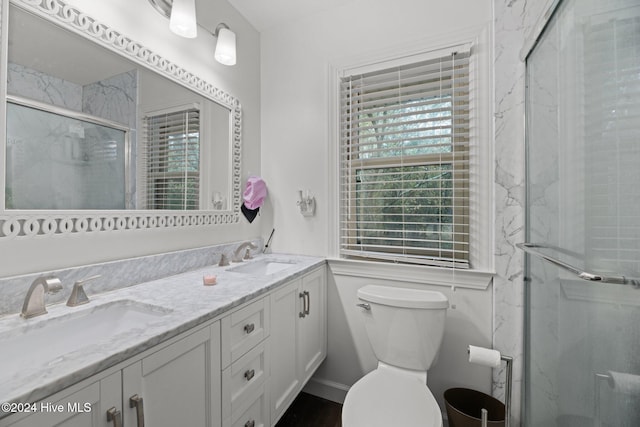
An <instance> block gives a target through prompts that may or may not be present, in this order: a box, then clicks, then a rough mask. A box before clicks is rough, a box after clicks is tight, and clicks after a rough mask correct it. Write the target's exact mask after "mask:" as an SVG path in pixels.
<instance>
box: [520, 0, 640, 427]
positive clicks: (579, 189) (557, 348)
mask: <svg viewBox="0 0 640 427" xmlns="http://www.w3.org/2000/svg"><path fill="white" fill-rule="evenodd" d="M526 61H527V104H526V108H527V119H526V126H527V243H526V244H524V245H521V247H522V248H523V249H524V250H525V251H526V252H527V258H526V263H527V274H526V279H525V280H526V295H527V301H526V313H527V319H526V320H527V322H526V324H527V331H526V342H525V345H526V356H525V384H526V387H525V402H524V410H525V414H524V419H525V422H526V425H527V426H536V427H538V426H540V427H554V426H558V427H573V426H580V427H589V426H629V427H632V426H640V289H639V288H638V285H640V1H638V0H563V1H561V2H560V4H559V5H558V6H557V8H556V9H555V12H554V13H553V16H552V17H551V19H550V20H549V21H548V23H547V25H546V28H545V29H544V31H543V33H542V34H541V36H540V38H539V40H538V42H537V44H536V45H535V47H534V48H533V49H532V50H531V52H530V53H529V55H528V57H527V60H526Z"/></svg>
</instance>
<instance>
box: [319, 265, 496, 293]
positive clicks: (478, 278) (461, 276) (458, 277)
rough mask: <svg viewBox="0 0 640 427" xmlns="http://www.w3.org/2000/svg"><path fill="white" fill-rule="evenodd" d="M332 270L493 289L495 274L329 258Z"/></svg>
mask: <svg viewBox="0 0 640 427" xmlns="http://www.w3.org/2000/svg"><path fill="white" fill-rule="evenodd" d="M328 262H329V267H330V268H331V271H332V272H333V274H335V275H337V276H356V277H366V278H372V279H387V280H394V281H401V282H410V283H420V284H429V285H438V286H446V287H451V286H456V287H458V288H469V289H480V290H484V289H487V288H488V287H489V284H490V283H491V280H492V279H493V276H494V274H495V273H493V272H491V271H481V270H454V269H448V268H439V267H427V266H422V265H409V264H391V263H384V262H375V261H356V260H348V259H340V258H329V259H328Z"/></svg>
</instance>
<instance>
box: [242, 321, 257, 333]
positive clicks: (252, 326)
mask: <svg viewBox="0 0 640 427" xmlns="http://www.w3.org/2000/svg"><path fill="white" fill-rule="evenodd" d="M255 328H256V325H255V324H253V323H249V324H247V325H244V331H245V332H246V333H247V334H250V333H251V332H253V330H254V329H255Z"/></svg>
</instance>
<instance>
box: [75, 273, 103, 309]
mask: <svg viewBox="0 0 640 427" xmlns="http://www.w3.org/2000/svg"><path fill="white" fill-rule="evenodd" d="M100 277H101V276H100V275H99V274H98V275H95V276H91V277H87V278H86V279H82V280H78V281H77V282H75V283H74V284H73V289H72V290H71V295H70V296H69V299H68V300H67V305H68V306H69V307H75V306H77V305H82V304H86V303H88V302H89V297H88V296H87V294H86V292H85V291H84V284H85V283H87V282H90V281H92V280H95V279H98V278H100Z"/></svg>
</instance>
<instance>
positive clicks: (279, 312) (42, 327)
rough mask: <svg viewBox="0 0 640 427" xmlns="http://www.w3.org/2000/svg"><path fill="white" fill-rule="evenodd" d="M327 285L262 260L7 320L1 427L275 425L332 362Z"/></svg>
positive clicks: (1, 322)
mask: <svg viewBox="0 0 640 427" xmlns="http://www.w3.org/2000/svg"><path fill="white" fill-rule="evenodd" d="M326 275H327V273H326V263H325V260H324V259H321V258H314V257H305V256H297V255H280V254H269V255H259V256H256V257H255V258H254V259H251V260H246V261H244V262H242V263H232V264H231V265H230V266H216V265H213V266H207V267H200V268H197V269H194V270H192V271H188V272H184V273H180V274H176V275H172V276H168V277H165V278H160V279H156V280H152V281H148V282H145V283H140V284H136V285H135V286H128V287H124V288H120V289H115V290H112V291H109V292H104V293H97V294H95V293H92V292H91V290H90V286H91V285H90V284H88V285H87V294H88V295H89V299H90V301H89V302H88V303H86V304H83V305H79V306H76V307H68V306H67V305H66V304H64V303H58V304H51V305H48V306H47V310H48V313H46V314H43V315H40V316H37V317H33V318H30V319H25V318H23V317H21V316H20V314H11V315H7V316H4V317H0V342H1V343H2V352H1V353H0V366H1V367H2V368H1V369H0V402H8V403H9V405H3V408H2V409H3V411H1V412H0V426H2V427H4V426H16V427H17V426H29V427H38V426H51V425H56V426H57V425H61V426H76V425H81V426H114V427H119V426H127V427H128V426H132V427H133V426H137V427H141V426H144V425H145V423H146V425H147V426H179V425H182V426H194V427H195V426H246V427H257V426H269V425H274V424H275V422H276V421H277V420H278V419H279V418H280V416H281V415H282V414H283V412H284V411H285V410H286V409H287V407H288V406H289V405H290V404H291V402H292V401H293V399H294V398H295V396H296V395H297V394H298V393H299V391H300V390H301V389H302V387H303V386H304V384H305V383H306V382H307V381H308V379H309V378H310V377H311V375H312V374H313V372H314V371H315V370H316V368H317V367H318V366H319V364H320V363H321V362H322V360H324V358H325V355H326ZM204 276H207V277H213V276H215V281H216V284H215V285H213V286H205V285H203V277H204ZM65 285H66V286H68V284H65ZM67 292H68V291H67ZM46 297H47V296H45V298H46Z"/></svg>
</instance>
